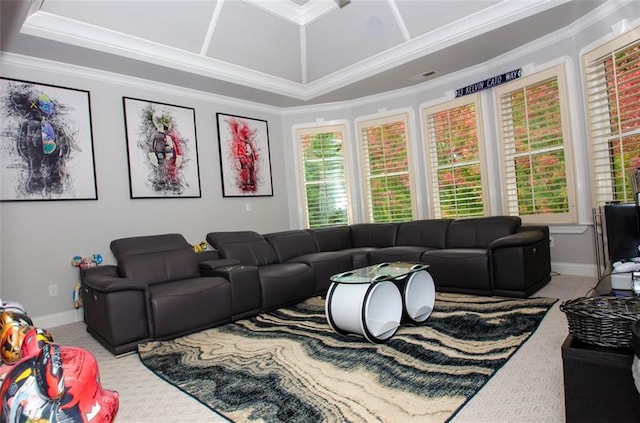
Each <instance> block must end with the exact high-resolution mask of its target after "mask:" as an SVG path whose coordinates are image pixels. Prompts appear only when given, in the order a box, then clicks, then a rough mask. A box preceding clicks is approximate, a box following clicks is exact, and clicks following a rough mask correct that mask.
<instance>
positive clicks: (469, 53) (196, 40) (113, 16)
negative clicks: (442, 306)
mask: <svg viewBox="0 0 640 423" xmlns="http://www.w3.org/2000/svg"><path fill="white" fill-rule="evenodd" d="M0 3H2V4H1V6H2V23H3V30H2V32H3V33H2V36H3V41H2V50H3V51H10V52H15V53H19V54H25V55H30V56H36V57H42V58H47V59H51V60H57V61H62V62H68V63H73V64H78V65H82V66H88V67H92V68H99V69H104V70H108V71H115V72H119V73H123V74H128V75H132V76H138V77H141V78H145V79H150V80H157V81H160V82H166V83H171V84H175V85H179V86H185V87H188V88H194V89H198V90H203V91H209V92H212V93H217V94H222V95H229V96H233V97H236V98H242V99H246V100H251V101H256V102H259V103H265V104H271V105H275V106H279V107H287V106H297V105H304V104H312V103H321V102H322V103H325V102H332V101H343V100H349V99H353V98H359V97H363V96H368V95H373V94H377V93H380V92H386V91H391V90H395V89H400V88H406V87H409V86H412V85H415V84H419V83H423V82H425V81H427V80H429V79H433V78H437V77H440V76H443V75H446V74H449V73H451V72H455V71H457V70H460V69H465V68H468V67H472V66H475V65H477V64H481V63H485V62H487V61H489V60H491V59H492V58H495V57H497V56H500V55H502V54H504V53H506V52H509V51H511V50H513V49H515V48H518V47H520V46H522V45H524V44H527V43H528V42H531V41H533V40H536V39H538V38H540V37H543V36H545V35H547V34H549V33H553V32H555V31H558V30H561V29H566V28H567V27H569V26H570V25H571V24H572V23H573V22H575V21H576V20H577V19H579V18H581V17H583V16H584V15H586V14H588V13H590V12H592V11H593V10H594V9H595V8H597V7H598V6H601V5H602V4H603V3H605V1H604V0H553V1H550V0H548V1H526V0H467V1H464V0H442V1H438V0H352V1H351V2H349V3H348V4H346V5H345V6H344V7H342V8H341V7H339V6H338V4H337V2H336V1H334V0H194V1H189V0H182V1H170V0H162V1H148V0H145V1H132V0H130V1H116V0H105V1H94V0H85V1H65V0H40V1H33V2H24V1H22V2H11V1H2V2H0ZM9 19H11V21H9ZM7 24H9V25H7ZM7 27H9V29H7ZM7 31H13V33H7ZM7 36H10V37H11V38H10V40H9V41H6V37H7ZM431 72H433V74H431V75H427V76H425V74H428V73H431Z"/></svg>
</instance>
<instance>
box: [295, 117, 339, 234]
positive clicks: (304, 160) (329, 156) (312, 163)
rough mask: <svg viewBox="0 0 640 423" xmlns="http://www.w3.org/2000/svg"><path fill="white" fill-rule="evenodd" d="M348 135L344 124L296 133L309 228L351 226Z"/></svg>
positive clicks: (306, 218)
mask: <svg viewBox="0 0 640 423" xmlns="http://www.w3.org/2000/svg"><path fill="white" fill-rule="evenodd" d="M344 133H345V127H344V126H342V125H335V126H325V127H316V128H307V129H299V130H297V132H296V137H297V139H298V145H299V148H298V152H299V159H300V163H301V167H302V169H301V170H302V181H303V184H304V188H303V189H304V192H303V193H302V194H303V197H304V199H305V222H306V226H307V227H308V228H318V227H322V226H330V225H340V224H344V225H346V224H348V223H349V196H348V190H347V178H346V172H345V156H344V143H343V139H344Z"/></svg>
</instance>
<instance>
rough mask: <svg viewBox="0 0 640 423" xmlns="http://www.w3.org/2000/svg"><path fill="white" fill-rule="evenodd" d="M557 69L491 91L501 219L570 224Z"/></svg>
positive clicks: (561, 83) (567, 145) (567, 150)
mask: <svg viewBox="0 0 640 423" xmlns="http://www.w3.org/2000/svg"><path fill="white" fill-rule="evenodd" d="M564 75H565V71H564V66H563V65H558V66H554V67H553V68H550V69H547V70H545V71H541V72H537V73H535V74H533V75H530V76H528V77H525V78H522V79H519V80H516V81H514V82H511V83H508V84H505V85H501V86H499V87H497V88H496V90H495V95H496V105H497V109H498V110H497V112H498V120H499V124H498V132H499V137H500V150H501V169H502V183H503V199H504V202H505V204H504V208H505V212H506V214H509V215H518V216H520V217H522V219H523V221H525V222H528V223H545V224H552V223H566V224H570V223H576V207H575V194H574V189H573V177H572V173H571V171H570V170H571V169H573V166H572V154H571V138H570V133H571V131H570V130H569V129H570V128H569V123H568V119H567V117H568V109H567V96H566V88H565V78H564Z"/></svg>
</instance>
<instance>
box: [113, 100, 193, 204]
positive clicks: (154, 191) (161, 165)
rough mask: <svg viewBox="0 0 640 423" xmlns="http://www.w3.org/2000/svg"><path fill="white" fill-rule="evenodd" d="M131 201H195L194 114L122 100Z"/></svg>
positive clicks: (167, 105) (163, 104) (174, 108)
mask: <svg viewBox="0 0 640 423" xmlns="http://www.w3.org/2000/svg"><path fill="white" fill-rule="evenodd" d="M122 102H123V108H124V120H125V130H126V137H127V158H128V160H129V192H130V194H131V198H199V197H200V196H201V192H200V169H199V167H198V143H197V140H196V114H195V110H194V109H193V108H190V107H181V106H174V105H171V104H165V103H157V102H153V101H147V100H139V99H135V98H129V97H123V98H122Z"/></svg>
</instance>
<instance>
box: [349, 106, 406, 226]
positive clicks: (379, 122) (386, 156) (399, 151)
mask: <svg viewBox="0 0 640 423" xmlns="http://www.w3.org/2000/svg"><path fill="white" fill-rule="evenodd" d="M408 120H409V117H408V115H407V114H406V113H402V114H398V115H393V116H386V117H383V118H377V119H371V120H363V121H360V122H358V135H359V137H360V145H361V149H362V157H363V179H364V183H365V189H364V196H365V200H366V207H367V217H368V221H369V222H375V223H380V222H402V221H407V220H411V219H412V218H413V201H412V186H411V181H410V176H409V173H410V172H409V151H408V133H409V130H408V129H409V122H408Z"/></svg>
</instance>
